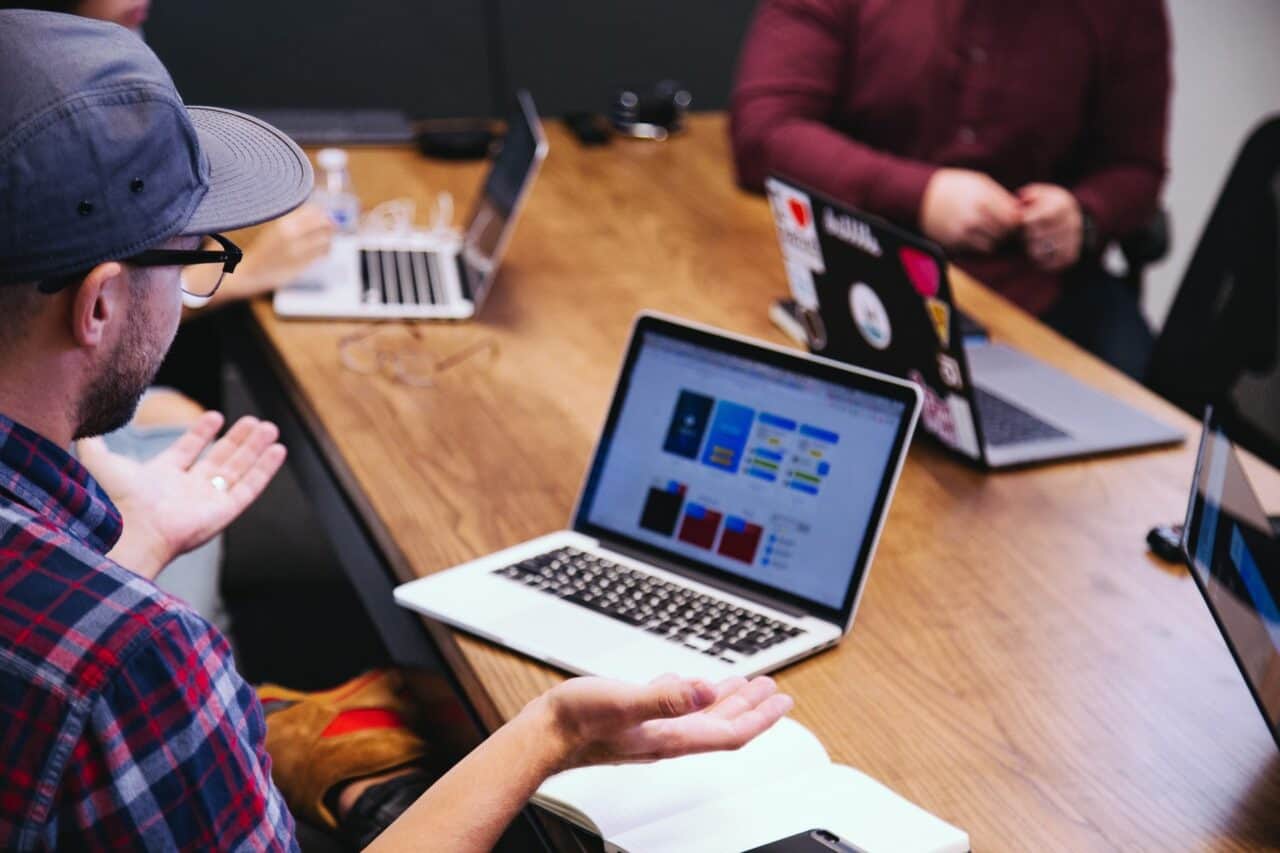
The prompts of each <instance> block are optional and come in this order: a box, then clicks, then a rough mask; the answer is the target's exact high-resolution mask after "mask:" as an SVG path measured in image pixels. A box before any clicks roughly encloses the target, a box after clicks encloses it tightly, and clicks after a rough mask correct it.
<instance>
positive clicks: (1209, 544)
mask: <svg viewBox="0 0 1280 853" xmlns="http://www.w3.org/2000/svg"><path fill="white" fill-rule="evenodd" d="M1273 527H1274V525H1273V523H1272V522H1271V521H1270V520H1269V519H1268V516H1267V513H1266V511H1265V510H1264V509H1263V507H1262V505H1261V503H1259V501H1258V498H1257V495H1256V494H1255V493H1254V490H1253V488H1252V486H1251V485H1250V483H1249V479H1248V477H1247V475H1246V474H1245V471H1244V468H1243V467H1242V466H1241V464H1240V459H1239V457H1238V456H1237V454H1236V450H1235V448H1234V447H1233V446H1232V444H1231V442H1230V441H1229V440H1228V439H1227V437H1226V436H1225V435H1224V434H1223V433H1222V432H1221V431H1219V430H1218V429H1217V428H1216V426H1215V425H1213V424H1212V423H1209V424H1207V425H1206V427H1205V433H1204V438H1202V439H1201V444H1200V461H1199V463H1198V465H1197V470H1196V482H1195V487H1194V489H1193V491H1192V496H1191V505H1190V508H1189V511H1188V513H1187V523H1186V527H1185V532H1184V534H1183V535H1184V545H1185V547H1186V551H1187V555H1188V557H1189V562H1190V564H1191V568H1192V572H1193V574H1194V575H1195V578H1196V582H1197V585H1198V586H1199V587H1200V590H1201V592H1202V593H1203V595H1204V598H1205V602H1206V603H1207V604H1208V605H1209V609H1210V610H1211V611H1213V615H1214V618H1215V619H1216V620H1217V622H1218V627H1219V628H1220V629H1221V630H1222V633H1223V637H1224V638H1225V639H1226V641H1227V645H1228V646H1230V647H1231V651H1232V653H1233V654H1234V655H1235V657H1236V662H1237V663H1238V664H1239V666H1240V670H1241V672H1243V673H1244V676H1245V680H1246V681H1247V682H1248V683H1249V687H1250V689H1251V690H1252V691H1253V694H1254V697H1255V698H1256V700H1257V702H1258V705H1259V707H1260V708H1261V709H1262V713H1263V715H1264V716H1265V717H1266V720H1267V725H1268V726H1269V727H1270V728H1271V731H1272V735H1273V736H1274V737H1276V738H1277V741H1278V742H1280V541H1278V540H1277V537H1276V533H1275V531H1274V529H1273Z"/></svg>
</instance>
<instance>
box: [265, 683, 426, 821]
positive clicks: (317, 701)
mask: <svg viewBox="0 0 1280 853" xmlns="http://www.w3.org/2000/svg"><path fill="white" fill-rule="evenodd" d="M258 699H259V700H260V701H261V702H262V707H263V710H264V711H265V712H266V715H267V753H268V754H269V755H270V756H271V777H272V779H274V780H275V783H276V785H277V786H278V787H279V788H280V792H281V794H283V795H284V799H285V802H286V803H288V804H289V808H290V809H292V810H293V812H294V814H295V815H298V816H300V817H305V818H306V819H308V820H309V821H311V822H313V823H318V824H321V825H323V826H327V827H329V828H330V829H336V828H337V826H338V820H337V816H336V815H334V814H333V812H332V811H331V810H330V809H329V807H328V805H326V803H325V796H326V794H328V793H329V791H330V790H331V789H332V788H333V787H334V786H335V785H338V784H340V783H342V782H348V781H351V780H354V779H361V778H364V777H366V776H373V775H375V774H378V773H385V772H386V771H388V770H394V769H395V768H397V767H404V766H406V765H409V764H413V763H415V762H417V761H420V760H421V759H422V758H423V757H425V756H426V755H427V752H428V750H427V744H426V743H425V742H424V741H423V740H422V738H420V737H418V735H417V733H416V732H415V731H414V729H413V728H412V726H413V722H414V720H415V719H416V717H417V713H416V709H415V705H414V703H413V702H412V701H411V700H410V698H409V696H408V695H407V694H406V691H405V685H404V680H403V679H402V678H401V676H400V673H398V672H396V671H394V670H375V671H373V672H368V673H365V674H364V675H361V676H359V677H358V678H353V679H352V680H350V681H348V682H346V683H345V684H342V685H339V686H338V687H335V688H333V689H332V690H325V691H322V692H319V693H303V692H300V691H297V690H289V689H288V688H286V687H280V686H278V685H274V684H264V685H262V686H260V687H259V688H258Z"/></svg>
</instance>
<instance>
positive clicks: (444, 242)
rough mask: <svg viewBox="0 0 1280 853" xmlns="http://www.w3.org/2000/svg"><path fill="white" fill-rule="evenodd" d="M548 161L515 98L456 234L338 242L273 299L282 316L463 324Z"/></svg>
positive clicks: (521, 95)
mask: <svg viewBox="0 0 1280 853" xmlns="http://www.w3.org/2000/svg"><path fill="white" fill-rule="evenodd" d="M546 156H547V141H546V137H545V136H544V135H543V132H542V124H541V122H540V121H539V120H538V111H537V107H536V106H535V105H534V103H533V98H532V96H530V94H529V93H528V92H525V91H520V92H518V93H517V96H516V108H515V110H514V111H513V113H512V115H511V117H510V119H509V120H508V123H507V134H506V136H505V137H504V139H503V142H502V150H501V151H500V152H499V153H498V156H497V157H496V158H494V161H493V165H492V167H491V168H490V169H489V174H488V176H487V177H486V178H485V180H484V184H483V186H482V189H481V193H480V198H479V200H478V201H477V202H476V204H475V207H474V208H473V210H472V212H471V216H470V217H469V218H468V219H467V223H466V226H465V228H464V229H463V231H462V234H461V235H457V234H453V233H452V232H446V233H441V232H436V231H413V232H410V233H407V234H398V233H397V234H385V235H382V234H364V233H361V234H350V235H339V236H338V237H336V238H335V239H334V241H333V247H332V249H331V250H330V252H329V257H328V259H327V260H325V261H323V262H321V263H319V264H316V265H315V266H313V267H311V268H310V269H309V270H308V271H307V272H306V273H305V274H304V275H303V276H302V278H301V279H299V280H298V281H297V282H295V283H294V284H292V285H290V286H289V287H285V288H283V289H281V290H279V291H277V292H276V295H275V309H276V312H277V313H278V314H280V315H281V316H286V317H341V318H348V319H440V320H463V319H467V318H469V317H473V316H475V314H476V313H477V312H478V311H479V310H480V308H481V306H483V305H484V301H485V298H486V297H487V296H488V294H489V290H490V288H491V287H492V286H493V280H494V276H495V275H496V274H497V272H498V265H499V264H500V263H501V261H502V254H503V252H504V251H505V250H506V248H507V243H509V242H510V240H511V233H512V231H513V230H514V229H515V223H516V218H517V217H518V215H519V213H520V208H521V205H522V204H523V203H524V201H525V199H526V198H527V197H528V195H529V189H530V188H531V187H532V186H533V180H534V178H535V176H536V175H537V173H538V168H539V166H540V165H541V163H542V161H543V160H544V159H545V158H546Z"/></svg>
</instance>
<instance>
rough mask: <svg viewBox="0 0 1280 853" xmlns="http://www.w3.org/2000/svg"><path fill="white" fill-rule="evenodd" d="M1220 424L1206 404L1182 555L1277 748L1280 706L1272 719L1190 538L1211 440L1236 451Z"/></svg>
mask: <svg viewBox="0 0 1280 853" xmlns="http://www.w3.org/2000/svg"><path fill="white" fill-rule="evenodd" d="M1221 426H1222V425H1221V423H1220V418H1219V417H1218V416H1217V415H1215V413H1214V408H1213V406H1206V407H1205V414H1204V431H1203V432H1202V433H1201V435H1200V448H1199V449H1198V450H1197V452H1196V467H1195V473H1194V474H1193V476H1192V479H1191V497H1190V499H1189V500H1188V502H1187V516H1186V519H1185V520H1184V522H1183V525H1182V542H1181V545H1182V559H1183V560H1184V561H1185V562H1186V565H1187V570H1188V572H1189V573H1190V574H1191V579H1192V580H1193V581H1194V582H1195V585H1196V589H1198V590H1200V597H1201V598H1203V599H1204V603H1205V606H1206V607H1207V608H1208V609H1209V614H1210V615H1211V616H1212V617H1213V622H1214V624H1215V625H1217V626H1218V633H1219V634H1221V635H1222V640H1223V642H1224V643H1226V646H1227V650H1228V651H1230V652H1231V658H1232V660H1234V661H1235V664H1236V668H1237V669H1239V670H1240V675H1241V677H1242V678H1243V679H1244V683H1245V685H1246V686H1247V687H1248V688H1249V695H1251V696H1252V697H1253V701H1254V704H1256V705H1257V706H1258V712H1259V713H1260V714H1261V715H1262V720H1263V722H1264V723H1266V726H1267V729H1268V730H1269V731H1270V733H1271V738H1272V740H1274V741H1275V743H1276V746H1277V748H1280V710H1278V711H1277V715H1276V719H1274V720H1273V719H1272V718H1271V712H1270V711H1268V710H1267V706H1266V703H1265V702H1263V701H1262V693H1261V692H1260V691H1259V690H1258V687H1257V685H1255V684H1254V682H1253V676H1252V675H1250V674H1249V670H1248V668H1246V667H1245V664H1244V658H1242V657H1241V655H1240V651H1239V649H1238V648H1237V647H1236V642H1235V638H1234V637H1233V636H1232V634H1231V632H1230V631H1229V630H1227V625H1226V623H1225V622H1224V621H1223V619H1222V617H1221V615H1220V614H1219V613H1218V608H1217V607H1215V606H1214V603H1213V599H1212V598H1211V597H1210V595H1209V588H1208V586H1207V585H1206V584H1205V582H1204V580H1203V579H1202V578H1201V577H1200V572H1199V570H1197V568H1196V562H1195V550H1194V547H1193V545H1194V543H1192V541H1191V536H1192V533H1191V531H1192V530H1193V529H1196V528H1197V527H1198V526H1199V525H1200V524H1202V523H1203V522H1204V510H1205V497H1204V495H1203V494H1201V492H1200V476H1201V473H1202V470H1203V467H1204V465H1205V464H1206V462H1207V460H1206V458H1205V457H1206V454H1207V453H1208V450H1209V445H1210V443H1211V442H1212V441H1213V440H1215V438H1216V439H1218V440H1222V441H1226V442H1227V443H1228V445H1229V447H1230V450H1231V452H1233V453H1234V452H1236V448H1235V443H1234V442H1232V441H1231V440H1230V439H1229V438H1228V437H1227V435H1226V433H1224V432H1223V431H1222V429H1221ZM1246 485H1247V486H1248V487H1249V489H1250V491H1251V492H1252V490H1253V485H1252V484H1251V483H1248V482H1247V481H1246ZM1254 496H1255V498H1256V497H1257V495H1256V493H1255V494H1254ZM1206 568H1207V567H1206Z"/></svg>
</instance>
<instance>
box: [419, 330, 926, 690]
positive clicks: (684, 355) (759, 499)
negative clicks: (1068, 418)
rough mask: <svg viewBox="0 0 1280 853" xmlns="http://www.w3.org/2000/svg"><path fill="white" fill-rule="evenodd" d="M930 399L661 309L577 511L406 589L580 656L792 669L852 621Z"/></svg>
mask: <svg viewBox="0 0 1280 853" xmlns="http://www.w3.org/2000/svg"><path fill="white" fill-rule="evenodd" d="M919 408H920V393H919V390H918V389H917V388H916V386H914V385H913V384H911V383H909V382H904V381H902V380H899V379H894V378H891V377H887V376H882V375H880V374H876V373H871V372H868V371H865V370H860V369H857V368H852V367H849V366H847V365H843V364H838V363H836V362H832V361H829V360H827V359H820V358H814V357H812V356H805V355H801V354H799V353H796V352H794V351H787V350H782V349H777V348H774V347H771V346H768V345H765V344H759V343H755V342H752V341H749V340H746V339H744V338H739V337H735V336H732V335H727V334H723V333H720V332H716V331H713V330H711V329H707V328H703V327H699V326H693V325H688V324H685V323H682V322H678V321H675V320H670V319H665V318H662V317H659V316H656V315H652V314H642V315H640V317H639V319H638V320H637V321H636V324H635V328H634V330H633V332H632V336H631V341H630V343H629V344H628V346H627V352H626V357H625V360H624V362H623V366H622V372H621V375H620V376H619V378H618V384H617V387H616V389H615V391H614V397H613V402H612V404H611V406H610V408H609V414H608V417H607V420H606V421H605V425H604V429H603V432H602V433H601V435H600V439H599V443H598V445H597V447H596V451H595V455H594V457H593V459H592V461H591V467H590V469H589V470H588V471H587V476H586V480H585V482H584V484H583V487H582V491H581V493H580V494H579V496H578V505H577V508H576V509H575V510H574V513H573V520H572V529H570V530H565V531H560V532H557V533H552V534H550V535H548V536H544V537H542V538H540V539H535V540H533V541H531V542H526V543H524V544H522V545H517V546H516V547H514V548H510V549H507V550H505V551H501V552H499V553H497V554H492V555H490V556H487V557H483V558H481V559H479V560H476V561H474V562H471V563H467V564H465V565H462V566H459V567H456V568H453V569H449V570H447V571H443V572H439V573H437V574H434V575H431V576H429V577H426V578H423V579H422V580H417V581H414V582H412V583H409V584H405V585H404V586H401V587H399V588H397V589H396V592H395V597H396V601H397V602H399V603H400V604H402V605H404V606H405V607H409V608H412V609H414V610H417V611H419V612H421V613H424V614H426V615H427V616H431V617H433V618H435V619H439V620H441V621H443V622H446V623H448V624H450V625H453V626H455V627H458V628H461V629H463V630H466V631H470V632H472V633H474V634H478V635H480V636H482V637H487V638H489V639H491V640H493V641H495V642H498V643H501V644H503V645H505V646H508V647H510V648H512V649H515V650H517V651H520V652H524V653H525V654H528V655H530V656H532V657H534V658H537V659H538V660H542V661H545V662H547V663H550V664H552V665H554V666H558V667H560V668H562V669H566V670H569V671H570V672H576V673H586V674H593V675H606V676H612V677H615V678H624V679H629V680H647V679H651V678H653V677H655V676H657V675H660V674H662V673H665V672H676V673H680V674H682V675H689V676H703V677H707V678H723V677H727V676H731V675H752V674H756V673H762V672H767V671H769V670H773V669H777V668H778V667H781V666H783V665H785V664H787V663H789V662H791V661H794V660H796V659H798V658H802V657H805V656H807V655H811V654H813V653H814V652H816V651H818V650H820V649H823V648H826V647H828V646H832V645H834V644H835V643H836V642H837V641H838V640H839V639H840V637H841V636H842V635H843V634H844V633H845V632H846V631H848V630H849V628H850V626H851V625H852V623H853V616H854V612H855V610H856V609H857V606H858V598H859V595H860V594H861V592H862V589H863V585H864V584H865V583H866V579H867V570H868V568H869V566H870V564H871V559H872V555H873V554H874V552H875V546H876V541H877V539H878V538H879V535H880V530H881V527H882V526H883V524H884V519H885V515H886V513H887V512H888V509H889V503H890V500H891V498H892V495H893V490H894V486H895V485H896V483H897V480H898V474H899V472H900V471H901V468H902V462H903V459H904V458H905V456H906V453H907V447H908V444H909V443H910V439H911V435H912V432H913V430H914V429H915V423H916V417H917V414H918V412H919Z"/></svg>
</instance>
